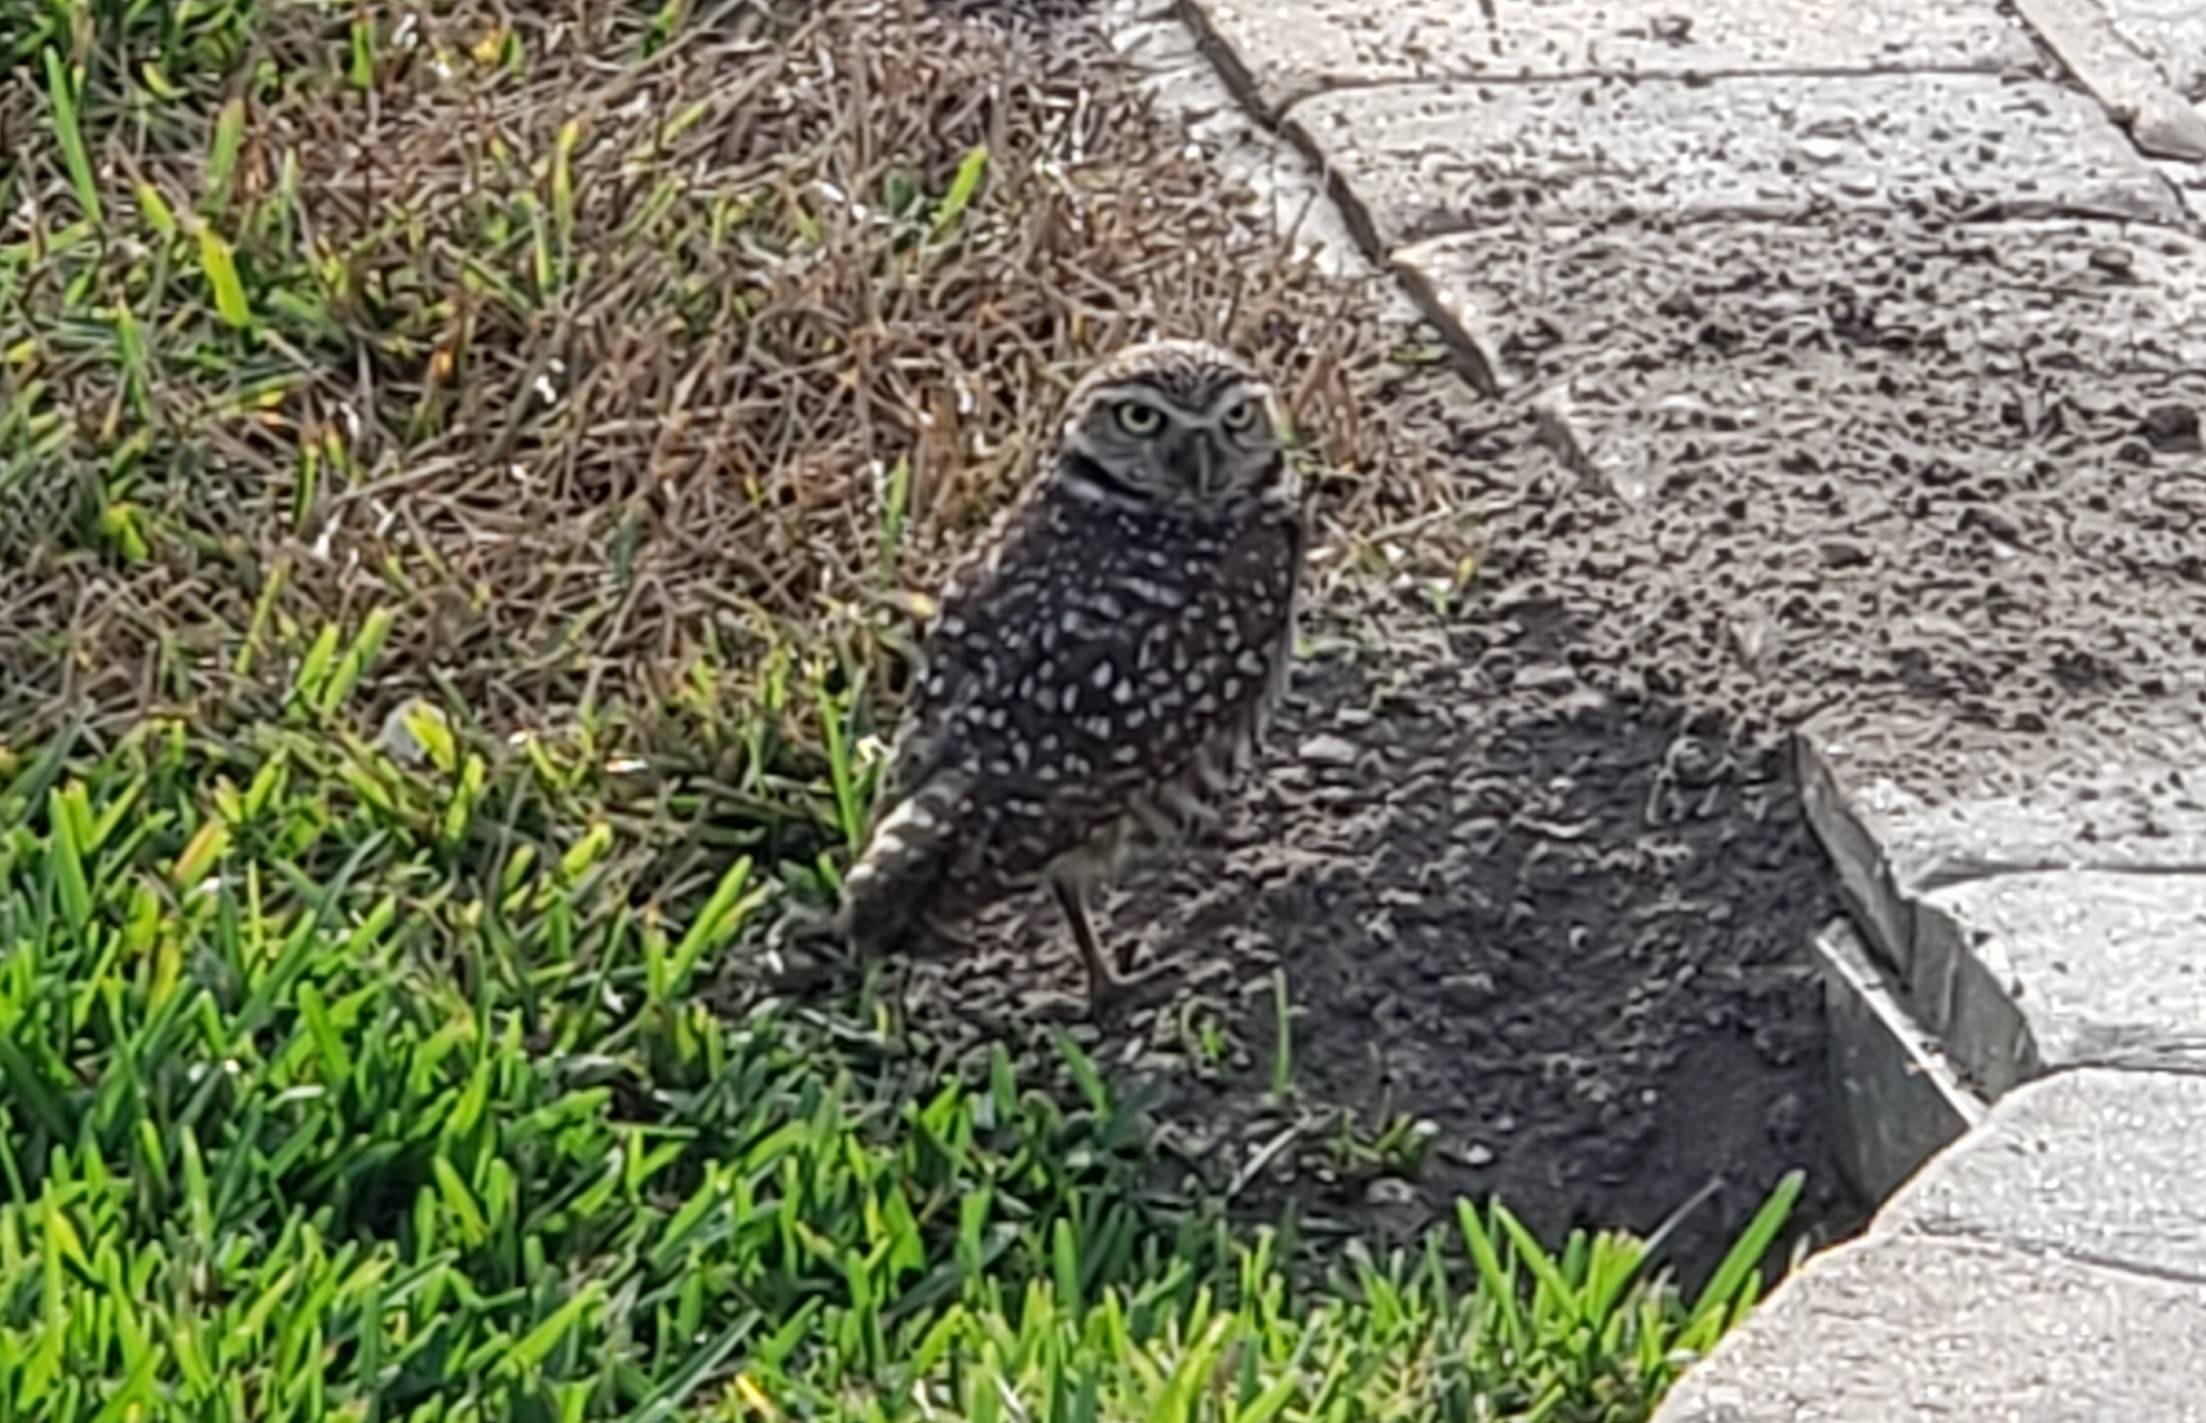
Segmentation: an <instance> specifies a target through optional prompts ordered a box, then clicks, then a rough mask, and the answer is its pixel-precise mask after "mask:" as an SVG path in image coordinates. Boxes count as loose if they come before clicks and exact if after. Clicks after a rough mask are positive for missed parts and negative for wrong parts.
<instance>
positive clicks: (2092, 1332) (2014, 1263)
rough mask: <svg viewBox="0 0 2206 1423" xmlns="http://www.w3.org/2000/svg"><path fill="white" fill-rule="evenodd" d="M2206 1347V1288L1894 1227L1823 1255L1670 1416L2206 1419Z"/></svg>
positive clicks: (1882, 1421) (1721, 1348)
mask: <svg viewBox="0 0 2206 1423" xmlns="http://www.w3.org/2000/svg"><path fill="white" fill-rule="evenodd" d="M2202 1351H2206V1290H2202V1289H2201V1288H2200V1287H2199V1286H2197V1285H2194V1284H2189V1283H2179V1282H2172V1281H2168V1280H2163V1279H2154V1278H2149V1277H2146V1276H2141V1275H2136V1274H2130V1273H2127V1272H2124V1271H2119V1270H2111V1269H2106V1268H2103V1267H2101V1266H2096V1265H2087V1264H2082V1263H2079V1262H2076V1261H2072V1260H2065V1259H2062V1258H2060V1257H2058V1256H2052V1255H2035V1254H2030V1253H2028V1252H2025V1251H2022V1250H2018V1249H2014V1248H2011V1247H2007V1246H2001V1245H1996V1244H1991V1243H1988V1242H1979V1241H1970V1240H1957V1239H1937V1238H1920V1237H1910V1236H1906V1235H1901V1234H1898V1233H1896V1232H1883V1233H1877V1234H1872V1235H1870V1236H1869V1237H1867V1238H1866V1239H1863V1240H1860V1241H1857V1242H1855V1243H1852V1244H1848V1245H1844V1246H1841V1247H1839V1248H1837V1249H1835V1250H1832V1251H1829V1252H1827V1253H1825V1254H1823V1255H1821V1256H1819V1257H1816V1258H1815V1259H1812V1260H1810V1261H1809V1262H1808V1263H1807V1264H1806V1265H1805V1266H1803V1267H1802V1268H1801V1270H1800V1271H1799V1272H1798V1273H1797V1274H1795V1275H1794V1276H1793V1277H1792V1278H1791V1279H1789V1280H1787V1281H1786V1282H1785V1283H1784V1284H1783V1285H1781V1286H1780V1287H1779V1288H1778V1289H1777V1290H1776V1291H1775V1292H1774V1293H1773V1294H1772V1295H1771V1296H1770V1298H1769V1299H1768V1300H1767V1301H1766V1302H1764V1303H1763V1304H1762V1306H1761V1307H1760V1308H1759V1309H1758V1310H1756V1311H1755V1313H1754V1314H1753V1315H1752V1316H1751V1317H1750V1318H1748V1320H1747V1321H1746V1322H1745V1323H1744V1324H1743V1325H1741V1326H1740V1327H1738V1328H1737V1329H1736V1330H1734V1331H1733V1332H1732V1333H1731V1334H1730V1335H1729V1336H1728V1337H1727V1338H1725V1340H1724V1341H1723V1343H1722V1344H1720V1345H1718V1346H1717V1348H1716V1351H1715V1352H1714V1353H1713V1354H1712V1355H1711V1356H1710V1357H1709V1358H1708V1359H1706V1360H1704V1361H1703V1362H1702V1363H1701V1364H1699V1365H1698V1366H1696V1367H1695V1368H1693V1369H1690V1370H1688V1371H1687V1372H1686V1374H1685V1376H1684V1378H1682V1379H1681V1380H1680V1381H1679V1382H1678V1385H1677V1387H1676V1388H1675V1389H1673V1390H1672V1391H1671V1393H1670V1395H1669V1397H1668V1398H1667V1399H1666V1400H1665V1401H1664V1402H1663V1404H1662V1406H1661V1408H1659V1409H1658V1410H1657V1411H1656V1413H1655V1423H1895V1420H1901V1419H1912V1418H1943V1419H1955V1420H1969V1423H1978V1420H1981V1423H1993V1420H1998V1423H2105V1420H2107V1419H2113V1418H2120V1419H2140V1420H2141V1419H2147V1418H2149V1419H2152V1420H2154V1423H2201V1420H2206V1352H2202Z"/></svg>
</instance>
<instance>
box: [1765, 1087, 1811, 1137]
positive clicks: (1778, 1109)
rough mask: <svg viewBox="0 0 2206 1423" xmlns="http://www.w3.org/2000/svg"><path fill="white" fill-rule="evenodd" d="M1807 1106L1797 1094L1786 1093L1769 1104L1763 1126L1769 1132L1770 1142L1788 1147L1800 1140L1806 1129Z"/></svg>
mask: <svg viewBox="0 0 2206 1423" xmlns="http://www.w3.org/2000/svg"><path fill="white" fill-rule="evenodd" d="M1807 1117H1808V1106H1807V1103H1805V1102H1803V1101H1801V1100H1800V1094H1799V1093H1797V1092H1787V1093H1785V1094H1784V1095H1783V1096H1781V1097H1779V1098H1778V1099H1777V1100H1776V1101H1774V1102H1772V1103H1770V1104H1769V1115H1768V1117H1766V1118H1765V1119H1764V1122H1763V1125H1764V1126H1765V1127H1766V1128H1767V1129H1768V1131H1769V1138H1770V1140H1771V1141H1774V1142H1777V1143H1778V1144H1779V1145H1783V1146H1790V1145H1791V1144H1792V1143H1793V1142H1795V1141H1798V1140H1799V1139H1800V1133H1801V1132H1802V1131H1803V1130H1805V1129H1806V1127H1807Z"/></svg>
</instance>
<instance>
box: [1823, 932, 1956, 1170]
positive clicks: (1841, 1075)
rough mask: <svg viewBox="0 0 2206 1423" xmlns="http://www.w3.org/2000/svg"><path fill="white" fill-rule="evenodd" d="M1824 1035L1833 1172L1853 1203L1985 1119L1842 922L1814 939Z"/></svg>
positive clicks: (1895, 989)
mask: <svg viewBox="0 0 2206 1423" xmlns="http://www.w3.org/2000/svg"><path fill="white" fill-rule="evenodd" d="M1815 958H1816V964H1817V967H1818V968H1820V969H1821V970H1822V973H1823V988H1824V994H1823V1001H1824V1009H1825V1014H1826V1017H1827V1021H1828V1023H1829V1031H1830V1062H1831V1086H1832V1094H1831V1095H1832V1104H1833V1107H1834V1109H1835V1110H1836V1112H1837V1114H1838V1128H1839V1149H1840V1161H1841V1165H1842V1166H1843V1168H1844V1169H1845V1171H1846V1174H1847V1177H1848V1179H1849V1180H1850V1182H1851V1183H1852V1185H1853V1187H1854V1189H1855V1190H1856V1191H1858V1192H1859V1193H1860V1194H1861V1197H1862V1199H1864V1200H1870V1201H1881V1200H1883V1199H1884V1198H1885V1197H1886V1196H1889V1195H1890V1194H1892V1192H1893V1191H1894V1190H1895V1189H1896V1188H1898V1186H1899V1185H1900V1183H1902V1182H1903V1181H1906V1180H1907V1179H1908V1178H1909V1177H1911V1176H1913V1175H1914V1174H1915V1172H1916V1171H1917V1170H1918V1169H1920V1168H1921V1166H1922V1164H1923V1163H1924V1162H1925V1161H1927V1160H1929V1159H1930V1158H1931V1157H1932V1156H1933V1155H1934V1154H1935V1153H1937V1152H1938V1151H1940V1150H1942V1149H1943V1148H1944V1147H1946V1146H1948V1145H1950V1144H1951V1143H1952V1142H1953V1141H1954V1140H1955V1139H1957V1138H1959V1137H1960V1136H1961V1135H1962V1134H1963V1133H1964V1132H1966V1131H1968V1130H1969V1128H1970V1127H1972V1126H1974V1125H1975V1124H1976V1123H1978V1122H1980V1121H1982V1120H1983V1118H1984V1104H1983V1103H1982V1102H1981V1101H1979V1100H1978V1099H1977V1098H1975V1097H1974V1096H1972V1095H1971V1094H1970V1093H1969V1092H1968V1091H1967V1090H1966V1089H1965V1088H1964V1087H1962V1085H1961V1083H1960V1081H1959V1079H1958V1078H1956V1077H1955V1075H1954V1073H1953V1070H1952V1068H1951V1067H1950V1066H1949V1065H1948V1064H1947V1063H1946V1061H1945V1055H1944V1053H1943V1051H1942V1050H1941V1049H1940V1047H1939V1045H1938V1044H1937V1043H1936V1041H1934V1040H1933V1039H1932V1038H1931V1037H1930V1035H1929V1034H1928V1033H1927V1032H1925V1031H1924V1030H1923V1028H1922V1026H1921V1025H1920V1024H1919V1023H1917V1022H1915V1021H1914V1020H1913V1019H1912V1018H1911V1017H1909V1016H1908V1013H1907V1010H1906V1008H1905V1006H1904V1005H1903V1003H1902V1002H1901V999H1900V995H1899V990H1898V985H1896V984H1894V983H1892V982H1890V981H1888V979H1887V978H1886V976H1885V975H1884V974H1883V973H1882V972H1881V971H1879V969H1878V968H1877V966H1876V965H1875V963H1873V962H1872V961H1871V960H1870V958H1869V954H1868V951H1867V950H1866V949H1865V948H1864V947H1863V945H1862V943H1861V936H1860V935H1859V934H1858V933H1856V932H1855V930H1854V927H1853V926H1852V925H1851V924H1849V923H1846V922H1845V921H1844V920H1841V921H1839V922H1838V923H1835V924H1832V925H1830V926H1829V927H1828V928H1826V929H1825V930H1824V931H1823V933H1821V934H1819V935H1817V936H1816V941H1815Z"/></svg>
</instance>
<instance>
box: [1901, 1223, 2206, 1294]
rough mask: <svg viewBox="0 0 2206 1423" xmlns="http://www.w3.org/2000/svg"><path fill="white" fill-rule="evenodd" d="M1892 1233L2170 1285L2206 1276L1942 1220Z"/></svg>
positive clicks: (2190, 1282) (2192, 1282)
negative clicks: (1982, 1247)
mask: <svg viewBox="0 0 2206 1423" xmlns="http://www.w3.org/2000/svg"><path fill="white" fill-rule="evenodd" d="M1894 1233H1895V1234H1899V1235H1918V1236H1924V1237H1927V1238H1929V1239H1933V1240H1964V1241H1968V1242H1969V1243H1971V1244H1976V1245H1988V1246H1991V1247H1992V1248H1994V1249H1997V1250H2005V1251H2012V1252H2013V1253H2015V1254H2017V1255H2029V1256H2035V1257H2038V1258H2040V1259H2053V1260H2065V1261H2067V1262H2069V1263H2070V1264H2075V1265H2085V1266H2088V1267H2090V1268H2092V1269H2094V1270H2105V1271H2108V1272H2110V1273H2112V1274H2116V1275H2125V1276H2129V1277H2132V1278H2135V1279H2141V1280H2158V1281H2160V1282H2162V1283H2164V1284H2171V1285H2201V1284H2206V1273H2198V1272H2193V1271H2190V1270H2177V1269H2161V1268H2157V1267H2155V1266H2151V1265H2143V1264H2139V1263H2138V1262H2136V1261H2134V1260H2118V1259H2114V1258H2112V1257H2109V1256H2106V1255H2102V1254H2100V1253H2099V1252H2097V1251H2095V1250H2075V1249H2071V1248H2069V1247H2067V1246H2064V1245H2059V1244H2056V1243H2054V1242H2052V1241H2036V1240H2016V1239H2014V1238H2013V1237H2011V1236H2006V1235H2001V1234H1999V1233H1998V1232H1997V1231H1994V1230H1987V1229H1984V1228H1983V1227H1981V1226H1971V1225H1955V1224H1951V1223H1949V1222H1945V1221H1912V1222H1909V1223H1908V1224H1906V1225H1902V1226H1898V1227H1895V1229H1894Z"/></svg>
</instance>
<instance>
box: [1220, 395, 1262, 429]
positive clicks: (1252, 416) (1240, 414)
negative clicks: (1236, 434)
mask: <svg viewBox="0 0 2206 1423" xmlns="http://www.w3.org/2000/svg"><path fill="white" fill-rule="evenodd" d="M1255 423H1256V402H1255V401H1253V400H1244V401H1242V402H1241V403H1240V404H1239V405H1236V406H1234V407H1233V408H1232V409H1231V410H1228V411H1227V412H1226V416H1225V426H1226V428H1227V429H1228V430H1233V431H1241V430H1246V429H1247V428H1248V427H1249V426H1251V425H1254V424H1255Z"/></svg>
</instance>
